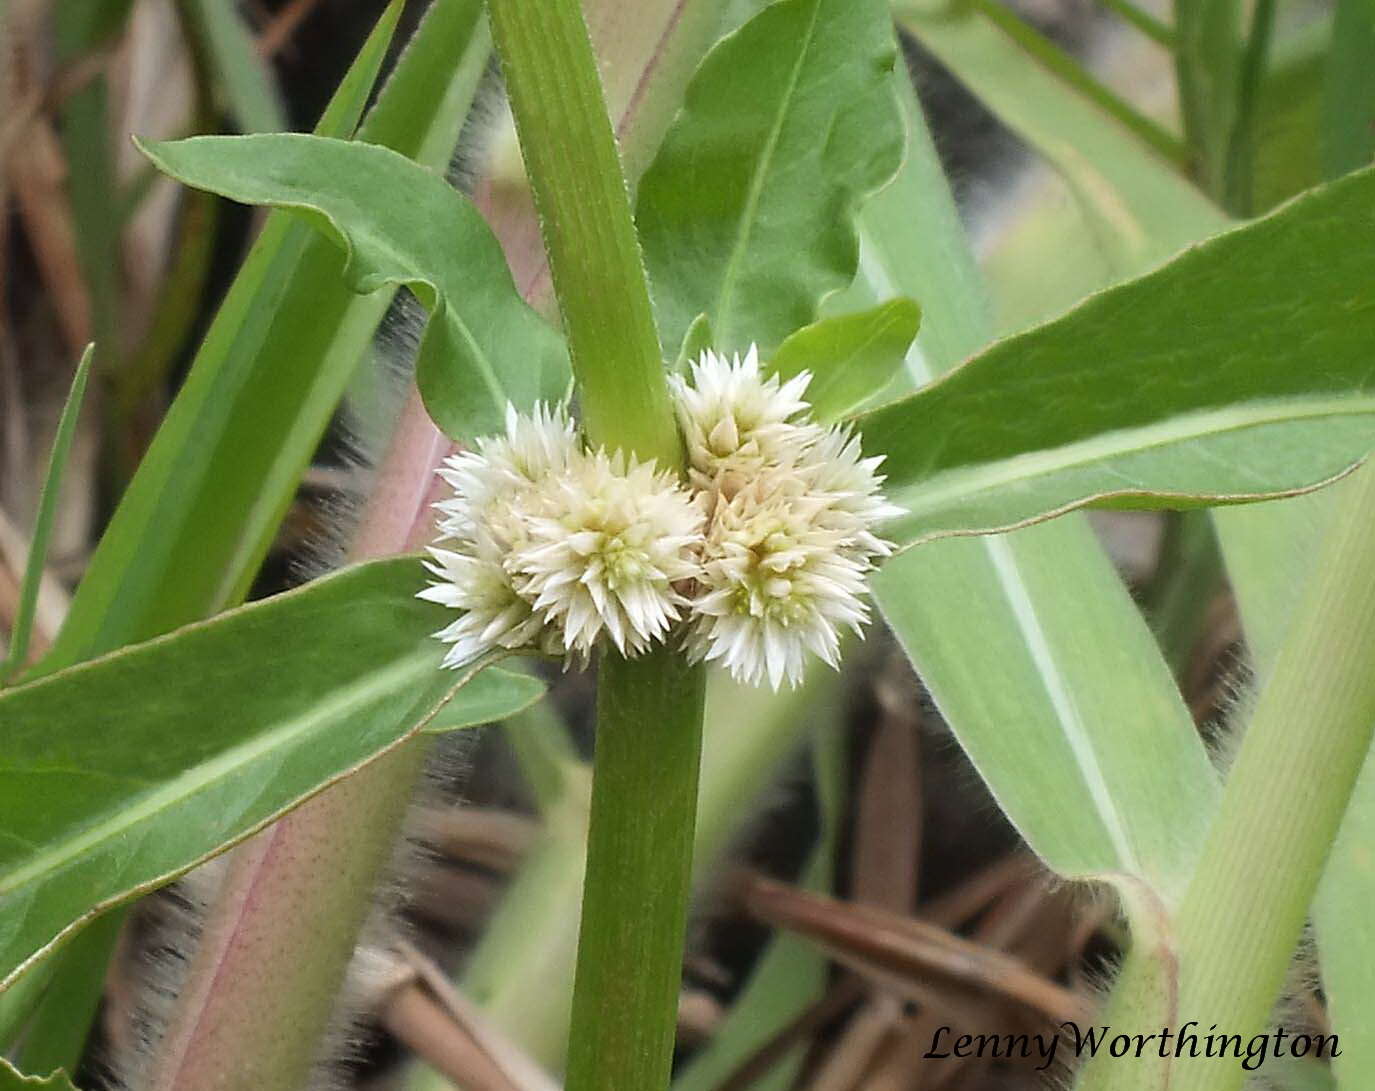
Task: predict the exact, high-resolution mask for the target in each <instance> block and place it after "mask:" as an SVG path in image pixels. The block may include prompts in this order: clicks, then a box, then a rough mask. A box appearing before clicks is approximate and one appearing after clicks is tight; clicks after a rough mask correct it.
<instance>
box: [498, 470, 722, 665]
mask: <svg viewBox="0 0 1375 1091" xmlns="http://www.w3.org/2000/svg"><path fill="white" fill-rule="evenodd" d="M540 500H541V503H540V506H539V510H538V511H532V512H531V514H530V515H529V517H528V519H527V521H526V526H527V531H528V534H529V538H528V541H527V542H526V544H525V545H524V546H523V547H522V548H520V549H519V550H517V551H516V552H515V554H514V555H513V556H512V557H511V560H510V562H509V564H510V567H511V568H512V570H513V571H514V572H515V573H516V575H517V577H518V579H519V580H520V581H521V583H520V586H521V589H522V594H523V595H524V596H525V598H526V599H528V600H529V601H530V603H531V604H532V606H533V608H534V610H535V612H536V613H537V614H539V615H540V616H541V617H542V618H544V619H545V620H546V621H547V622H548V623H549V624H550V625H552V626H555V627H557V629H558V631H559V632H560V633H561V634H562V641H563V645H564V648H565V650H566V651H567V652H569V653H570V654H573V655H576V656H578V657H579V658H582V659H585V658H586V657H587V656H588V654H589V653H590V652H591V649H592V646H593V644H594V643H595V642H596V640H597V638H598V637H599V636H600V635H601V634H602V633H603V632H605V633H607V635H608V636H610V638H611V642H612V643H613V644H615V646H616V648H617V650H618V651H620V652H621V653H622V654H623V655H637V654H639V653H640V652H643V651H644V650H645V649H646V648H648V647H649V645H650V644H651V643H653V642H655V641H658V640H662V639H663V637H664V636H665V634H666V633H667V632H668V630H669V627H670V626H671V625H672V624H673V622H675V621H677V619H678V616H679V613H680V611H681V608H682V607H683V606H686V605H687V602H688V600H687V598H686V597H685V596H684V595H683V594H682V592H681V591H680V590H679V589H678V587H677V585H678V584H681V583H682V582H683V581H685V580H690V579H692V578H693V577H695V576H696V575H697V572H698V565H697V559H696V553H697V547H698V543H699V541H700V539H701V532H702V523H703V520H704V516H703V514H702V511H701V509H700V508H699V507H698V506H697V505H696V504H694V503H693V501H692V497H691V496H690V495H689V494H688V493H687V491H686V490H684V489H682V488H680V487H679V485H678V483H677V480H676V479H675V477H674V476H673V475H672V474H669V473H660V472H658V471H657V470H656V469H655V466H654V464H653V463H652V462H650V463H635V462H632V463H630V464H629V465H628V466H627V465H626V462H625V460H624V459H623V458H622V457H621V456H620V455H619V454H618V455H616V456H614V457H613V456H608V455H607V454H606V453H605V452H602V451H598V452H596V453H595V454H587V455H584V456H582V457H581V458H580V459H578V460H576V461H575V463H574V464H573V465H572V466H571V467H570V468H569V470H568V471H567V472H566V473H564V474H561V475H559V476H557V477H553V478H550V479H549V480H548V481H547V483H546V485H545V487H544V488H543V489H542V490H541V495H540Z"/></svg>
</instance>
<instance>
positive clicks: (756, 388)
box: [670, 345, 816, 498]
mask: <svg viewBox="0 0 1375 1091" xmlns="http://www.w3.org/2000/svg"><path fill="white" fill-rule="evenodd" d="M689 370H690V372H691V375H690V378H689V379H684V378H683V377H681V376H673V377H672V378H671V380H670V381H671V383H672V387H673V393H674V398H675V402H676V404H677V409H678V422H679V424H680V425H681V426H682V429H683V438H684V439H685V441H686V443H687V451H688V462H689V465H690V470H691V475H692V482H693V484H694V485H695V486H696V487H697V488H699V489H713V490H715V491H718V492H720V493H722V494H723V495H724V496H726V497H727V498H729V497H730V496H732V495H733V494H734V493H735V491H736V490H737V489H739V488H740V487H741V486H743V485H744V484H745V483H746V482H749V481H751V480H753V479H754V478H756V477H758V476H759V474H760V473H762V472H763V471H764V470H765V469H766V468H768V467H770V466H777V465H780V464H782V463H785V462H788V461H791V460H792V459H793V458H795V457H796V456H797V454H798V452H799V451H800V450H801V449H802V448H803V447H804V446H806V444H807V443H808V442H810V441H811V440H812V439H813V438H814V437H815V433H816V427H815V425H810V424H806V423H800V422H799V421H798V420H797V418H798V417H800V416H801V415H802V414H804V413H806V412H807V409H808V405H807V403H806V402H805V401H803V399H802V395H803V393H804V392H805V391H806V389H807V384H808V383H809V382H810V381H811V376H810V375H809V374H808V373H807V372H805V371H804V372H801V373H800V374H798V375H795V376H793V378H791V379H789V380H787V381H786V382H782V381H780V380H779V379H778V377H777V376H765V375H763V374H762V373H761V372H760V370H759V356H758V353H757V351H756V350H755V348H754V346H753V345H751V346H750V349H749V351H748V352H747V353H746V354H745V356H744V358H743V359H742V358H741V357H740V356H738V355H737V356H732V357H730V358H727V357H725V356H721V355H717V354H716V353H715V352H712V351H711V350H710V349H708V350H707V351H705V352H703V353H702V355H701V356H700V357H699V358H698V359H697V360H695V361H694V362H693V363H692V364H691V365H690V369H689Z"/></svg>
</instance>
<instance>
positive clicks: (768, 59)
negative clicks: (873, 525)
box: [637, 0, 902, 355]
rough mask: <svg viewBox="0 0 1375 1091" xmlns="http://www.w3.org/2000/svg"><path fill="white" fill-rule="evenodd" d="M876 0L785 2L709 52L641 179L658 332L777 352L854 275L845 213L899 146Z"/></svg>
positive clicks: (890, 167)
mask: <svg viewBox="0 0 1375 1091" xmlns="http://www.w3.org/2000/svg"><path fill="white" fill-rule="evenodd" d="M894 58H895V49H894V42H893V37H892V31H891V26H890V23H889V17H888V12H887V7H886V5H885V4H883V3H881V2H880V0H781V2H779V3H776V4H773V5H772V6H770V7H768V8H766V9H765V10H764V11H763V12H761V13H760V14H759V15H757V16H755V17H754V18H753V19H751V20H750V21H749V22H747V23H746V24H745V25H744V26H743V27H741V28H740V29H739V30H737V31H736V32H735V33H733V34H731V35H729V36H727V37H726V38H725V39H723V40H722V41H721V42H719V43H718V44H717V45H716V47H715V48H714V49H713V50H712V51H711V53H709V54H708V55H707V57H706V59H705V60H704V61H703V62H702V65H701V67H700V68H699V69H698V71H697V74H696V75H695V76H694V77H693V80H692V82H691V84H689V86H688V90H687V97H686V101H685V103H684V106H683V111H682V113H681V114H679V116H678V119H677V121H676V122H675V123H674V125H673V128H672V129H671V130H670V131H669V134H668V136H667V137H666V138H665V140H664V143H663V146H662V147H661V148H660V150H659V154H658V157H657V158H656V159H655V160H654V162H653V164H652V165H651V166H650V168H649V170H648V171H647V172H646V174H645V176H644V178H643V180H642V181H641V183H640V190H639V204H638V209H637V219H638V221H639V228H640V236H641V239H642V241H643V244H644V253H645V263H646V266H647V268H648V269H649V274H650V279H651V282H652V283H653V285H654V296H655V305H656V308H657V311H658V319H659V329H660V336H661V338H662V340H663V343H664V344H667V345H677V344H680V343H681V342H682V339H683V336H684V334H685V333H686V331H687V329H688V327H689V326H690V325H691V323H692V321H693V319H694V318H696V317H697V315H699V314H705V315H706V316H707V318H708V320H709V321H710V323H711V328H712V332H713V334H714V335H715V341H716V347H717V348H720V349H724V350H726V351H731V350H738V349H743V348H745V347H746V346H747V345H748V344H749V343H751V342H757V343H758V345H759V346H760V348H761V350H763V351H764V352H765V354H766V355H767V354H768V351H769V350H771V349H772V348H774V347H775V346H777V345H778V343H779V342H780V341H782V339H783V338H784V337H786V336H787V335H788V334H789V333H791V332H792V331H793V330H795V329H797V328H798V327H799V326H803V325H806V324H807V323H808V322H810V321H811V320H812V318H813V317H814V316H815V314H816V308H817V304H818V302H819V301H820V299H821V298H822V297H823V296H824V295H826V294H827V293H828V292H831V291H834V290H836V289H838V288H842V287H844V286H845V285H846V284H847V283H849V281H850V279H851V277H852V276H853V274H854V269H855V262H856V259H857V252H858V246H857V241H856V237H855V229H854V225H853V222H852V218H851V217H852V213H853V210H854V208H855V207H856V205H857V203H858V202H859V200H860V199H861V198H862V197H863V196H865V195H866V194H868V193H870V192H872V191H873V190H874V189H876V188H877V187H878V186H880V185H882V183H883V182H885V181H886V180H887V179H888V178H889V177H890V176H891V175H892V173H893V171H894V170H895V169H896V168H897V165H898V163H899V160H900V157H901V150H902V141H901V127H900V125H899V118H898V115H897V112H896V107H895V104H894V102H893V97H892V85H891V84H890V83H889V82H888V80H887V79H886V78H885V77H886V74H887V73H888V72H889V71H890V70H891V69H892V67H893V63H894Z"/></svg>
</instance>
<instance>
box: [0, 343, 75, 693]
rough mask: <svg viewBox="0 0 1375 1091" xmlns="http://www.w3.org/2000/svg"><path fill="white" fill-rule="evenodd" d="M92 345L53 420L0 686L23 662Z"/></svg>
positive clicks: (0, 662)
mask: <svg viewBox="0 0 1375 1091" xmlns="http://www.w3.org/2000/svg"><path fill="white" fill-rule="evenodd" d="M94 349H95V346H94V345H90V346H87V348H86V351H85V353H83V354H82V357H81V362H80V363H79V364H77V365H76V376H75V377H74V378H73V379H72V388H71V391H70V392H69V393H68V394H67V403H66V405H64V406H63V407H62V417H61V419H60V420H59V421H58V422H57V434H56V436H55V437H54V438H53V449H52V454H51V455H50V456H49V458H48V472H47V475H46V477H45V478H44V481H43V491H42V493H40V494H39V497H38V516H37V518H36V519H34V523H33V534H32V536H31V537H30V539H29V556H28V560H27V561H26V562H25V563H24V580H23V583H22V585H21V586H20V589H19V608H18V610H16V611H15V615H14V625H13V626H12V628H11V633H10V651H9V655H8V656H7V657H6V658H5V659H4V660H3V661H0V686H3V685H4V684H5V681H6V679H7V678H9V676H10V674H11V673H12V672H13V671H14V670H16V669H17V668H19V667H22V666H23V665H24V660H25V659H26V658H27V656H28V651H29V636H30V633H31V632H32V629H33V616H34V611H35V610H36V609H37V606H38V585H39V583H40V582H41V580H42V578H43V566H44V565H45V564H46V563H47V556H48V536H49V535H50V534H51V533H52V528H53V519H54V517H55V516H56V515H57V497H58V493H59V491H60V490H61V488H62V475H63V472H64V471H65V470H66V468H67V457H68V456H69V455H70V454H71V453H72V440H73V439H74V438H75V436H76V421H77V418H78V417H79V416H80V415H81V405H82V402H83V401H84V400H85V397H86V380H87V379H88V378H90V374H91V355H92V353H93V351H94Z"/></svg>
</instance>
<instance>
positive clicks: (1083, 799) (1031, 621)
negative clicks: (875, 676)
mask: <svg viewBox="0 0 1375 1091" xmlns="http://www.w3.org/2000/svg"><path fill="white" fill-rule="evenodd" d="M903 101H904V103H905V106H906V108H907V114H908V118H909V121H910V126H911V139H910V141H909V153H908V158H907V161H906V163H905V164H904V167H903V170H902V171H901V172H900V174H899V176H898V178H897V180H896V181H895V182H894V184H893V185H892V186H891V187H889V188H888V189H886V190H884V191H883V192H882V193H880V194H878V195H877V196H876V197H875V198H874V199H873V200H872V201H870V203H869V205H868V206H867V207H866V209H865V211H864V214H863V216H862V226H863V233H864V235H863V237H864V240H865V252H864V254H863V257H862V261H861V265H860V270H861V280H862V281H863V283H864V284H865V285H867V286H868V288H869V291H870V292H871V293H872V295H873V296H874V297H878V296H884V295H892V294H894V293H898V292H902V293H909V294H911V295H913V296H914V297H916V298H919V299H921V300H922V302H923V311H924V314H923V322H922V329H921V332H920V333H919V334H918V335H917V344H916V348H915V350H914V352H912V353H910V354H909V356H908V371H909V374H910V376H911V379H912V381H914V382H926V381H928V380H929V379H930V378H931V377H932V376H933V375H935V374H939V373H940V372H943V371H945V370H948V369H949V368H950V367H951V366H952V365H953V364H955V363H956V362H957V361H958V360H960V359H961V358H962V357H964V356H967V355H968V354H969V353H970V352H972V351H974V350H976V349H977V348H978V347H979V346H980V345H981V344H982V343H983V342H984V341H985V340H986V339H987V338H988V336H989V332H990V325H991V323H990V321H989V317H988V315H989V307H988V304H987V302H986V300H985V297H984V294H983V288H982V286H981V284H980V282H979V278H978V275H977V273H976V272H975V270H974V267H973V262H972V258H971V255H970V253H969V249H968V246H967V244H966V243H965V241H964V238H963V234H962V230H961V227H960V221H959V217H958V215H957V214H956V211H955V208H954V205H953V203H952V201H951V199H950V194H949V191H948V189H947V187H946V184H945V180H944V178H943V176H942V175H941V172H940V166H939V161H938V159H937V158H936V153H935V149H934V148H933V147H932V145H931V141H930V138H929V136H928V135H927V133H926V129H925V124H924V122H923V119H922V116H921V112H920V107H919V106H918V105H917V103H916V101H915V97H914V96H913V95H912V92H911V88H910V87H904V88H903ZM858 287H859V285H857V288H858ZM874 595H875V599H876V601H877V602H878V605H879V608H880V610H881V611H882V613H883V616H884V618H885V620H886V621H887V622H888V624H889V625H890V627H891V628H892V629H893V632H894V634H895V635H896V636H897V637H898V639H899V641H900V642H901V643H902V646H903V648H904V650H905V651H906V652H907V655H908V656H909V658H911V660H912V661H913V663H914V665H915V666H916V668H917V670H918V672H919V674H920V675H921V677H922V679H923V681H924V682H925V683H926V685H927V687H928V688H929V689H930V691H931V693H932V695H933V696H934V697H935V700H936V703H937V705H938V706H939V708H940V710H941V712H942V714H943V715H944V717H945V719H946V720H947V722H948V723H949V724H950V726H951V728H952V730H953V731H954V733H955V735H956V737H957V738H958V740H959V742H960V745H961V746H962V747H963V748H964V750H965V751H966V752H967V753H968V754H969V756H970V758H971V759H972V761H973V763H974V765H975V767H976V768H977V769H978V771H979V772H980V774H981V775H982V776H983V778H984V780H985V781H986V782H987V783H988V785H989V788H990V790H991V791H992V793H993V795H994V796H995V798H996V799H997V800H998V802H999V805H1000V806H1001V808H1002V809H1003V811H1004V812H1005V813H1006V815H1007V816H1008V818H1009V820H1010V821H1011V822H1012V823H1013V824H1014V825H1015V826H1016V827H1017V829H1018V830H1019V831H1020V832H1021V833H1022V835H1023V836H1024V837H1025V838H1026V840H1027V843H1028V844H1029V845H1030V846H1031V848H1032V849H1033V851H1035V852H1036V853H1037V854H1038V855H1039V856H1040V857H1041V858H1042V859H1044V860H1045V861H1046V862H1047V864H1048V865H1049V866H1051V867H1052V868H1054V869H1055V870H1056V871H1058V872H1060V873H1061V874H1062V875H1067V876H1074V877H1087V876H1098V877H1103V876H1107V877H1109V878H1114V877H1116V878H1120V877H1123V876H1134V877H1136V878H1137V879H1144V880H1145V882H1147V883H1148V884H1150V885H1151V887H1152V888H1153V889H1154V891H1155V893H1156V896H1158V897H1160V898H1162V899H1164V900H1166V901H1167V902H1168V901H1170V900H1172V899H1173V898H1175V897H1177V896H1178V895H1179V894H1180V893H1181V892H1182V890H1183V886H1184V883H1185V881H1186V880H1187V878H1188V875H1189V868H1190V865H1191V862H1192V856H1193V853H1194V851H1195V847H1196V846H1197V844H1198V842H1199V839H1200V838H1201V836H1202V833H1203V831H1204V829H1206V826H1207V822H1208V818H1209V816H1210V814H1211V810H1212V807H1213V805H1214V802H1215V800H1216V797H1217V781H1216V777H1215V775H1214V773H1213V770H1212V768H1211V766H1210V764H1209V761H1208V757H1207V755H1206V753H1205V751H1204V748H1203V746H1202V744H1201V743H1200V741H1199V739H1198V735H1197V733H1196V732H1195V730H1194V728H1193V724H1192V721H1191V720H1190V717H1189V715H1188V712H1187V711H1186V709H1185V708H1184V706H1183V702H1182V701H1181V700H1180V697H1179V692H1178V690H1177V689H1176V687H1175V685H1174V681H1173V679H1172V678H1171V676H1170V672H1169V669H1168V668H1167V667H1166V665H1165V663H1164V661H1163V660H1162V659H1161V657H1160V653H1159V651H1158V649H1157V647H1156V644H1155V641H1154V639H1153V638H1152V636H1151V634H1150V631H1149V630H1148V629H1147V628H1146V625H1145V623H1144V621H1143V620H1142V617H1141V615H1140V613H1139V611H1138V610H1137V609H1136V608H1135V606H1134V604H1133V603H1132V602H1131V600H1130V598H1129V597H1128V595H1127V594H1126V592H1125V590H1124V589H1123V587H1122V585H1121V582H1120V580H1119V579H1118V577H1117V574H1116V572H1115V571H1114V569H1113V567H1112V564H1111V563H1110V561H1109V560H1108V558H1107V557H1106V556H1105V555H1104V553H1103V551H1102V549H1101V548H1100V547H1099V545H1098V543H1097V542H1096V541H1095V539H1094V536H1093V534H1092V532H1091V531H1090V529H1089V527H1088V526H1087V524H1086V523H1085V521H1084V520H1083V518H1082V516H1078V515H1069V516H1066V517H1064V518H1062V519H1057V520H1055V521H1054V522H1052V523H1047V524H1044V525H1042V526H1038V527H1034V528H1031V529H1029V530H1024V531H1018V532H1015V533H1012V534H1006V535H998V536H990V537H979V538H951V539H948V540H945V541H939V542H933V543H931V544H929V545H926V546H923V547H922V548H920V549H915V550H912V551H910V552H909V553H907V554H905V555H903V556H900V557H896V558H893V559H892V560H890V561H889V562H888V563H887V564H886V565H885V566H884V567H883V568H882V569H881V570H880V571H879V573H878V574H877V576H876V578H875V580H874ZM1129 882H1130V880H1129Z"/></svg>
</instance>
